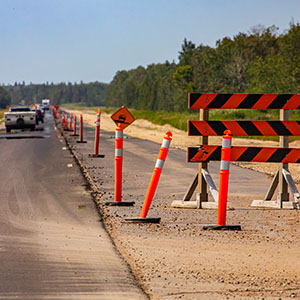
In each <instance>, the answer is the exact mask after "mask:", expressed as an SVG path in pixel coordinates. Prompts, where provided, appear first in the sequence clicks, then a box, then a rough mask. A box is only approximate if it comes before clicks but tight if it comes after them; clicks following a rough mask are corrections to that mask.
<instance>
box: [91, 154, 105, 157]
mask: <svg viewBox="0 0 300 300" xmlns="http://www.w3.org/2000/svg"><path fill="white" fill-rule="evenodd" d="M89 157H94V158H96V157H105V155H104V154H98V155H96V154H89Z"/></svg>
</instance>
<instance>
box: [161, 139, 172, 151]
mask: <svg viewBox="0 0 300 300" xmlns="http://www.w3.org/2000/svg"><path fill="white" fill-rule="evenodd" d="M170 144H171V141H169V140H167V139H164V140H163V142H162V145H161V147H162V148H167V149H169V147H170Z"/></svg>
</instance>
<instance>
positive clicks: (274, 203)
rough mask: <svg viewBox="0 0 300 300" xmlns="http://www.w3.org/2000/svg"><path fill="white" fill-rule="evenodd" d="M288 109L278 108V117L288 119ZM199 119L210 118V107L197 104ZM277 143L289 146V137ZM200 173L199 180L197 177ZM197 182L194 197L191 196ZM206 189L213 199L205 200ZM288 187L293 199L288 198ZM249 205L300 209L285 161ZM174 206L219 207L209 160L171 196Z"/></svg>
mask: <svg viewBox="0 0 300 300" xmlns="http://www.w3.org/2000/svg"><path fill="white" fill-rule="evenodd" d="M289 112H290V111H289V110H287V109H280V121H288V120H289ZM199 120H200V121H208V120H209V109H203V108H200V118H199ZM199 138H200V140H199V142H200V145H208V136H200V137H199ZM279 147H283V148H288V147H289V137H288V136H280V137H279ZM200 177H201V180H198V179H199V178H200ZM197 186H198V192H197V193H196V200H191V199H192V196H193V194H194V192H195V190H196V188H197ZM277 187H278V188H279V193H278V197H277V199H276V200H272V198H273V196H274V194H275V191H276V189H277ZM208 189H209V191H210V194H211V195H212V199H213V201H209V200H208V193H207V190H208ZM289 190H290V192H291V194H292V197H293V200H292V201H290V195H289ZM251 206H252V207H265V208H279V209H282V208H283V209H300V194H299V191H298V189H297V187H296V185H295V182H294V180H293V178H292V175H291V173H290V172H289V169H288V164H287V163H281V164H280V167H279V168H278V170H277V172H276V173H275V175H274V177H273V179H272V182H271V184H270V186H269V188H268V190H267V193H266V195H265V198H264V200H253V201H252V204H251ZM171 207H173V208H193V209H195V208H198V209H206V208H213V209H217V208H218V190H217V188H216V186H215V184H214V181H213V179H212V177H211V175H210V173H209V171H208V162H199V168H198V173H197V174H196V176H195V177H194V180H193V182H192V183H191V184H190V186H189V187H188V189H187V191H186V193H185V195H184V197H183V199H182V200H174V201H173V202H172V204H171Z"/></svg>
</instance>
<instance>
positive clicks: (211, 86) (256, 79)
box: [106, 24, 300, 112]
mask: <svg viewBox="0 0 300 300" xmlns="http://www.w3.org/2000/svg"><path fill="white" fill-rule="evenodd" d="M188 92H200V93H209V92H211V93H299V92H300V25H299V24H296V25H295V24H290V28H289V30H287V31H286V32H284V33H282V34H278V28H276V27H275V26H271V27H268V28H265V27H263V26H256V27H254V28H252V29H251V31H250V32H249V33H238V34H237V35H235V36H234V37H233V38H229V37H225V38H223V39H222V40H218V41H217V42H216V47H215V48H212V47H209V46H205V45H202V44H201V45H199V46H196V45H195V44H194V43H193V42H191V41H188V40H186V39H185V40H184V42H183V44H182V47H181V51H180V52H179V63H178V64H175V63H174V62H172V63H170V62H168V61H166V62H165V63H163V64H152V65H149V66H148V67H147V68H144V67H141V66H139V67H137V68H136V69H133V70H129V71H120V72H118V73H117V74H116V75H115V77H114V79H113V80H112V82H111V83H110V85H109V88H108V94H107V100H106V103H107V106H115V107H119V106H121V105H123V104H125V105H127V106H128V107H133V108H136V109H142V110H165V111H174V112H181V111H187V110H188V108H187V93H188Z"/></svg>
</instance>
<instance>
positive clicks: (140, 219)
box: [125, 218, 160, 224]
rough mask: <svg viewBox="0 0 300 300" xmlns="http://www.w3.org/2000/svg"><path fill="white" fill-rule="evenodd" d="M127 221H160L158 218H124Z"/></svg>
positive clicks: (154, 222) (156, 222)
mask: <svg viewBox="0 0 300 300" xmlns="http://www.w3.org/2000/svg"><path fill="white" fill-rule="evenodd" d="M125 221H127V222H132V223H153V224H158V223H160V218H132V219H125Z"/></svg>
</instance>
